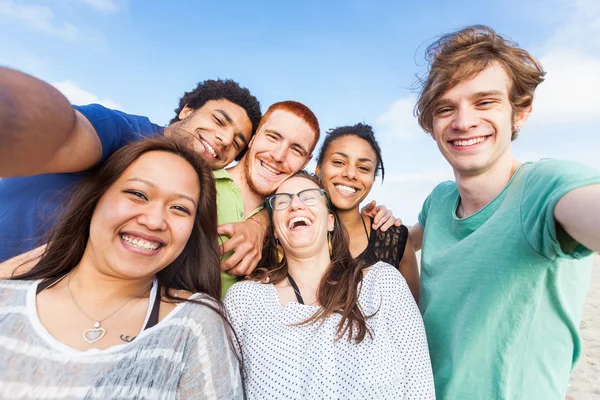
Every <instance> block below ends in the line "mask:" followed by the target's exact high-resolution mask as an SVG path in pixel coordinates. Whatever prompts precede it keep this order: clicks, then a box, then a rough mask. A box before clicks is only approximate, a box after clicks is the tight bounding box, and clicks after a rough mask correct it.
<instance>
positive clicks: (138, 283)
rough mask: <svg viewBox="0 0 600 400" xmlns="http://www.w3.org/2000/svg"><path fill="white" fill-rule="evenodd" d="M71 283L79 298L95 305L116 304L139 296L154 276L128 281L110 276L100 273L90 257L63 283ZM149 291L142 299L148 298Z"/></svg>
mask: <svg viewBox="0 0 600 400" xmlns="http://www.w3.org/2000/svg"><path fill="white" fill-rule="evenodd" d="M69 278H70V281H69V287H70V290H71V291H72V292H73V293H74V294H75V295H76V294H79V297H81V296H82V295H84V296H85V298H87V299H89V302H93V303H104V304H106V303H108V304H111V303H115V302H121V301H124V300H126V299H129V298H131V297H134V296H138V295H139V294H140V293H142V292H143V291H144V289H146V288H148V287H149V286H150V285H151V284H152V281H153V280H154V276H150V277H144V278H140V279H126V278H122V277H116V276H112V275H108V274H106V273H104V272H102V271H100V270H99V269H98V268H97V267H96V266H95V265H94V264H93V263H92V262H91V260H89V257H86V255H85V254H84V257H83V258H82V260H81V262H80V263H79V264H78V265H77V266H76V267H75V268H74V269H73V270H72V271H71V273H70V276H69V277H67V278H65V279H64V280H63V281H65V282H66V281H67V280H68V279H69ZM149 295H150V290H149V289H148V290H147V291H146V292H145V293H144V294H143V295H142V296H140V297H148V296H149Z"/></svg>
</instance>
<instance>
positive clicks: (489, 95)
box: [432, 63, 529, 176]
mask: <svg viewBox="0 0 600 400" xmlns="http://www.w3.org/2000/svg"><path fill="white" fill-rule="evenodd" d="M509 90H510V80H509V77H508V75H507V74H506V71H505V70H504V68H502V67H501V66H500V65H499V64H497V63H493V64H491V65H490V66H488V67H487V68H486V69H484V70H483V71H482V72H481V73H479V74H478V75H476V76H475V77H473V78H471V79H467V80H464V81H462V82H460V83H459V84H457V85H456V86H454V87H453V88H451V89H449V90H448V91H447V92H446V93H444V94H443V95H442V96H440V99H439V100H438V101H437V103H436V106H435V108H434V116H433V132H432V136H433V138H434V139H435V141H436V142H437V145H438V148H439V149H440V152H441V153H442V155H443V156H444V157H445V158H446V160H448V162H449V163H450V165H451V166H452V168H453V169H454V172H455V174H457V175H458V176H476V175H481V174H483V173H485V172H486V171H488V170H490V168H492V167H494V166H496V165H498V163H500V164H506V165H507V166H508V165H512V154H511V150H510V143H511V135H512V128H513V126H516V127H522V126H523V124H524V123H525V122H526V120H527V117H528V116H529V110H527V111H524V112H522V113H521V114H518V115H515V116H514V120H513V109H512V107H511V103H510V101H509ZM513 124H514V125H513ZM508 168H510V167H508Z"/></svg>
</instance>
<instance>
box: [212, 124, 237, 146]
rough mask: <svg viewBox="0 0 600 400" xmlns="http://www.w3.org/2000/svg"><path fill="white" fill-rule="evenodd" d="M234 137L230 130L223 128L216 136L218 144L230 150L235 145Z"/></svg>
mask: <svg viewBox="0 0 600 400" xmlns="http://www.w3.org/2000/svg"><path fill="white" fill-rule="evenodd" d="M234 137H235V133H234V131H233V129H230V128H221V129H219V130H217V132H216V134H215V139H216V142H217V143H218V144H220V145H221V146H222V147H223V148H225V149H228V148H229V146H231V145H232V144H233V139H234Z"/></svg>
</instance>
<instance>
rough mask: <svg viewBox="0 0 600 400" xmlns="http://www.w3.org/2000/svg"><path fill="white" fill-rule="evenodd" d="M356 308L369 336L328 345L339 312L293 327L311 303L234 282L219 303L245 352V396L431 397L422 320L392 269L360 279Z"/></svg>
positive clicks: (380, 266)
mask: <svg viewBox="0 0 600 400" xmlns="http://www.w3.org/2000/svg"><path fill="white" fill-rule="evenodd" d="M359 302H360V306H361V307H362V309H363V311H364V313H365V314H366V315H370V314H373V313H374V312H375V311H377V310H378V311H377V313H376V314H375V315H374V316H373V317H372V318H369V319H368V324H369V326H370V328H371V330H372V332H373V338H372V339H371V338H369V337H368V336H367V337H366V338H365V339H364V340H363V342H361V343H360V344H356V343H349V342H348V341H347V340H346V339H347V338H342V339H340V340H339V341H337V342H336V341H334V339H335V335H336V329H337V324H338V322H339V320H340V316H339V315H331V316H329V317H328V318H327V319H326V320H325V321H324V323H323V324H322V325H319V323H316V324H311V325H301V326H293V324H295V323H298V322H302V321H304V320H306V319H307V318H308V317H310V316H311V315H313V314H314V313H315V311H316V310H318V306H305V305H302V304H299V303H297V302H289V303H287V304H286V305H285V306H281V305H280V302H279V297H278V295H277V291H276V289H275V287H274V286H273V285H272V284H262V283H259V282H253V281H244V282H239V283H236V284H235V285H233V286H232V287H231V288H230V289H229V291H228V292H227V295H226V296H225V306H226V308H227V310H228V312H229V314H230V318H231V321H232V323H233V326H234V328H235V330H236V332H237V335H238V338H239V340H240V345H241V347H242V352H243V355H244V363H245V372H246V375H247V376H246V394H247V396H248V399H317V398H319V399H324V398H326V399H394V400H397V399H433V398H435V391H434V387H433V376H432V372H431V363H430V361H429V352H428V349H427V339H426V337H425V330H424V328H423V321H422V320H421V315H420V313H419V310H418V308H417V305H416V304H415V302H414V300H413V297H412V295H411V292H410V290H409V288H408V286H407V284H406V282H405V281H404V278H403V277H402V275H400V273H399V272H398V270H397V269H396V268H394V267H392V266H391V265H389V264H386V263H383V262H379V263H377V264H375V265H374V266H373V267H372V268H371V270H370V271H369V272H368V273H367V274H366V275H365V277H364V279H363V285H362V290H361V292H360V296H359Z"/></svg>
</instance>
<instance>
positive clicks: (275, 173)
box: [261, 162, 279, 175]
mask: <svg viewBox="0 0 600 400" xmlns="http://www.w3.org/2000/svg"><path fill="white" fill-rule="evenodd" d="M261 165H262V167H263V168H264V169H266V170H267V172H270V173H272V174H274V175H278V174H279V171H277V170H274V169H273V168H271V167H269V166H268V165H267V164H265V163H264V162H263V163H261Z"/></svg>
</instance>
